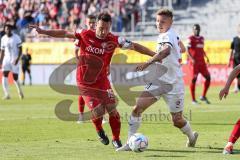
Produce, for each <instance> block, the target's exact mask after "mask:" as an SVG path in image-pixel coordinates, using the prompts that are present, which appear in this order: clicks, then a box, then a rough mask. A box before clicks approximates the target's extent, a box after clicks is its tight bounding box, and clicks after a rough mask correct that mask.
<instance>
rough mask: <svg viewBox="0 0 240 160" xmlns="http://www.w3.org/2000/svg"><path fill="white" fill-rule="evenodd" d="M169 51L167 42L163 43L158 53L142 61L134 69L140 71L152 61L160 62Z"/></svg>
mask: <svg viewBox="0 0 240 160" xmlns="http://www.w3.org/2000/svg"><path fill="white" fill-rule="evenodd" d="M170 51H171V47H170V46H169V45H168V44H165V45H164V46H163V49H162V50H161V51H160V52H159V53H157V54H155V55H154V56H153V57H152V58H150V59H149V60H148V61H147V62H146V63H143V64H141V65H139V66H137V68H136V70H137V71H142V70H144V69H146V68H147V67H148V66H149V65H150V64H152V63H153V62H161V61H162V60H163V59H164V58H166V57H167V56H168V55H169V54H170Z"/></svg>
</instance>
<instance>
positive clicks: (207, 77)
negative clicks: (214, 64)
mask: <svg viewBox="0 0 240 160" xmlns="http://www.w3.org/2000/svg"><path fill="white" fill-rule="evenodd" d="M200 72H201V74H202V75H203V77H204V78H205V82H204V86H203V92H202V96H201V97H200V100H201V101H204V102H206V103H207V104H210V102H209V100H208V99H207V97H206V94H207V91H208V89H209V87H210V83H211V76H210V73H209V71H208V69H207V66H206V65H204V66H202V67H201V70H200Z"/></svg>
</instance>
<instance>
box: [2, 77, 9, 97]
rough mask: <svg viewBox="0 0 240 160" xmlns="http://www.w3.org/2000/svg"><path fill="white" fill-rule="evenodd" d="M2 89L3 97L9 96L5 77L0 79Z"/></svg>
mask: <svg viewBox="0 0 240 160" xmlns="http://www.w3.org/2000/svg"><path fill="white" fill-rule="evenodd" d="M2 87H3V92H4V94H5V96H9V93H8V78H7V77H2Z"/></svg>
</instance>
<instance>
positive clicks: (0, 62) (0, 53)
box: [0, 49, 4, 69]
mask: <svg viewBox="0 0 240 160" xmlns="http://www.w3.org/2000/svg"><path fill="white" fill-rule="evenodd" d="M3 58H4V49H0V69H1V68H2V62H3Z"/></svg>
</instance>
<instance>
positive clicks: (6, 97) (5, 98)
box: [2, 95, 11, 100]
mask: <svg viewBox="0 0 240 160" xmlns="http://www.w3.org/2000/svg"><path fill="white" fill-rule="evenodd" d="M2 99H3V100H8V99H11V97H10V96H9V95H5V96H4V97H2Z"/></svg>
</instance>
